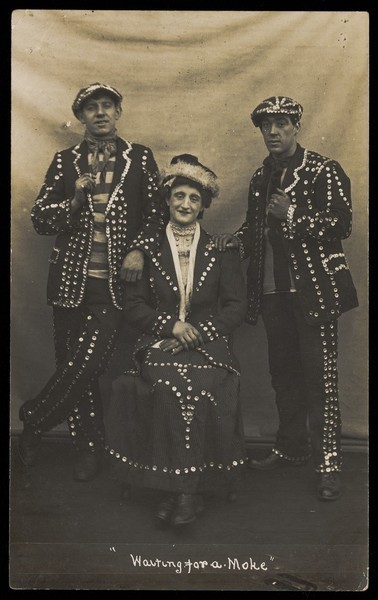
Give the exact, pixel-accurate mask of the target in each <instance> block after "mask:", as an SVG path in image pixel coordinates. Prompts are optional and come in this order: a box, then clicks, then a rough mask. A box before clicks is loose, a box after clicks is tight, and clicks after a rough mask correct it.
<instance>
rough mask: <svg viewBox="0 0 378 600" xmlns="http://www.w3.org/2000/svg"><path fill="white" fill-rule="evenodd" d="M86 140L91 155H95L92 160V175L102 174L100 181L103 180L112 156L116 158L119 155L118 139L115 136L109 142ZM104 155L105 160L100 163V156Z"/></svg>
mask: <svg viewBox="0 0 378 600" xmlns="http://www.w3.org/2000/svg"><path fill="white" fill-rule="evenodd" d="M85 140H86V142H87V144H88V150H89V152H90V154H93V158H92V165H91V166H92V173H93V175H94V176H96V175H97V173H98V172H100V179H101V180H103V179H104V178H105V173H104V171H105V168H106V164H107V162H108V160H109V158H111V157H112V156H115V154H116V153H117V137H116V136H113V137H112V138H111V139H107V140H96V139H94V138H91V137H89V136H88V135H86V136H85ZM100 154H102V155H103V159H102V160H101V161H100V159H99V155H100Z"/></svg>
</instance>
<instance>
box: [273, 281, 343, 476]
mask: <svg viewBox="0 0 378 600" xmlns="http://www.w3.org/2000/svg"><path fill="white" fill-rule="evenodd" d="M261 314H262V318H263V321H264V326H265V330H266V334H267V339H268V353H269V368H270V374H271V380H272V386H273V389H274V391H275V393H276V403H277V409H278V416H279V429H278V432H277V438H276V443H275V447H274V451H275V452H276V453H277V454H279V455H280V456H282V457H284V458H288V459H291V460H293V459H294V460H298V459H302V458H304V457H306V456H308V454H309V444H310V447H311V452H312V456H313V459H314V462H315V466H316V470H317V471H319V472H326V471H339V470H340V468H341V448H340V437H341V418H340V409H339V400H338V380H337V321H331V322H329V323H326V324H323V325H315V326H314V325H309V324H308V323H307V322H306V321H305V318H304V316H303V312H302V310H301V307H300V305H299V300H298V297H297V294H296V293H289V292H288V293H285V292H284V293H279V294H266V295H265V296H264V297H263V302H262V311H261Z"/></svg>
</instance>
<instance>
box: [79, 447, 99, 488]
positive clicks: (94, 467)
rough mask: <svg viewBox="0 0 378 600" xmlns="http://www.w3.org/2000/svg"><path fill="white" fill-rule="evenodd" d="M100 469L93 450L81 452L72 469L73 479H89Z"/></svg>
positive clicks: (96, 455) (97, 458)
mask: <svg viewBox="0 0 378 600" xmlns="http://www.w3.org/2000/svg"><path fill="white" fill-rule="evenodd" d="M99 471H100V458H99V456H98V454H96V453H95V452H88V451H86V452H82V453H81V454H80V455H79V458H78V459H77V462H76V465H75V467H74V471H73V478H74V479H75V481H91V480H92V479H95V477H97V475H98V474H99Z"/></svg>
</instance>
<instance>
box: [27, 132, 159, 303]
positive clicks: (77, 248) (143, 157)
mask: <svg viewBox="0 0 378 600" xmlns="http://www.w3.org/2000/svg"><path fill="white" fill-rule="evenodd" d="M88 171H89V166H88V147H87V143H86V142H85V141H83V142H82V143H81V144H78V145H76V146H73V147H71V148H68V149H66V150H62V151H61V152H58V153H57V154H56V155H55V156H54V159H53V161H52V163H51V165H50V167H49V169H48V171H47V174H46V177H45V181H44V183H43V186H42V188H41V190H40V193H39V195H38V197H37V199H36V201H35V204H34V206H33V208H32V211H31V218H32V222H33V225H34V228H35V230H36V232H37V233H39V234H41V235H57V238H56V241H55V244H54V248H53V250H52V253H51V257H50V260H49V262H50V268H49V276H48V283H47V301H48V304H51V305H53V306H59V307H65V308H72V307H76V306H79V305H80V303H81V302H82V300H83V297H84V291H85V283H86V279H87V267H88V262H89V258H90V254H91V247H92V241H93V229H94V209H93V200H92V197H91V195H90V194H88V201H87V202H86V203H85V204H84V206H83V207H82V208H80V209H79V210H78V211H77V212H75V213H74V214H73V215H71V200H72V198H73V197H74V193H75V181H76V179H77V178H78V177H79V176H80V175H81V174H82V173H85V172H88ZM157 184H158V169H157V166H156V162H155V159H154V157H153V154H152V151H151V150H150V149H149V148H147V147H145V146H142V145H140V144H134V143H131V142H128V141H126V140H124V139H122V138H118V139H117V154H116V163H115V171H114V175H113V182H112V188H111V191H110V195H109V201H108V204H107V207H106V212H105V224H106V235H107V241H108V262H109V290H110V294H111V297H112V300H113V304H114V305H115V306H116V307H117V308H118V309H120V310H121V309H122V302H123V300H122V298H123V287H124V284H123V282H122V281H121V279H120V269H121V265H122V261H123V259H124V258H125V256H126V251H127V248H128V246H129V245H130V244H131V242H132V241H133V239H134V238H135V237H136V236H137V233H138V232H139V231H140V230H141V229H142V231H143V234H144V235H143V239H147V240H148V239H151V240H153V239H155V236H156V233H157V231H158V230H159V229H161V228H162V227H163V226H164V216H163V212H162V210H163V209H162V205H161V203H160V202H159V198H158V195H157Z"/></svg>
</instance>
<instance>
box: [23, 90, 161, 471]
mask: <svg viewBox="0 0 378 600" xmlns="http://www.w3.org/2000/svg"><path fill="white" fill-rule="evenodd" d="M121 103H122V96H121V94H120V93H119V92H118V91H117V90H116V89H115V88H114V87H111V86H110V85H108V84H102V83H93V84H91V85H89V86H88V87H85V88H83V89H81V90H80V91H79V93H78V94H77V96H76V98H75V100H74V103H73V106H72V110H73V113H74V115H75V116H76V118H77V119H78V120H79V121H80V122H81V123H82V124H83V125H84V127H85V133H84V139H83V141H82V142H81V143H80V144H77V145H75V146H73V147H71V148H68V149H65V150H62V151H60V152H58V153H57V154H55V156H54V158H53V161H52V163H51V165H50V167H49V169H48V171H47V174H46V177H45V181H44V183H43V186H42V188H41V191H40V193H39V195H38V197H37V199H36V201H35V204H34V206H33V209H32V212H31V217H32V222H33V225H34V228H35V230H36V232H37V233H39V234H41V235H51V236H56V240H55V243H54V247H53V250H52V253H51V257H50V260H49V262H50V268H49V277H48V285H47V301H48V304H49V305H50V306H52V308H53V322H54V341H55V353H56V370H55V372H54V373H53V375H52V376H51V378H50V379H49V380H48V382H47V383H46V385H45V386H44V388H43V389H42V390H41V391H40V393H39V394H38V395H37V396H35V397H33V398H31V399H28V400H27V401H26V402H24V404H23V405H22V406H21V408H20V419H21V420H22V421H23V424H24V429H23V432H22V434H21V438H20V443H19V453H20V458H21V460H22V462H23V463H24V464H25V465H27V466H30V465H32V464H34V462H35V461H36V459H37V454H38V449H39V445H40V441H41V437H42V435H43V433H44V432H46V431H49V430H50V429H52V428H53V427H55V426H56V425H58V424H59V423H61V422H63V421H65V420H67V422H68V426H69V430H70V434H71V438H72V440H73V442H74V444H75V447H76V449H77V461H76V464H75V468H74V478H75V479H76V480H79V481H87V480H90V479H93V478H94V477H96V475H97V474H98V471H99V467H100V460H101V455H102V451H103V446H104V423H103V414H102V412H103V411H102V400H101V397H100V390H99V384H98V378H99V376H100V375H101V374H102V373H103V372H104V370H105V369H106V367H107V365H108V363H109V360H110V358H111V355H112V351H113V348H114V343H115V339H116V336H117V332H118V330H119V327H120V322H121V317H122V306H123V293H124V287H125V283H127V282H131V281H136V280H137V279H139V278H140V277H141V274H142V271H143V263H144V258H143V256H144V255H143V252H142V251H141V249H138V248H137V246H135V245H134V249H133V250H132V251H131V252H129V253H128V254H127V251H128V249H129V246H130V245H131V242H133V241H135V238H136V237H137V234H138V233H140V232H141V231H142V232H143V239H149V238H151V239H153V238H154V237H155V236H156V233H157V231H159V230H160V229H161V228H162V227H163V226H164V215H163V212H162V209H161V208H159V207H160V206H161V204H159V201H158V196H157V182H158V169H157V165H156V162H155V160H154V156H153V154H152V152H151V150H150V149H149V148H147V147H145V146H142V145H140V144H135V143H132V142H129V141H127V140H124V139H122V138H121V137H119V136H118V134H117V130H116V123H117V120H118V119H119V118H120V117H121V114H122V106H121ZM139 247H140V246H139ZM126 254H127V255H126Z"/></svg>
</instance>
